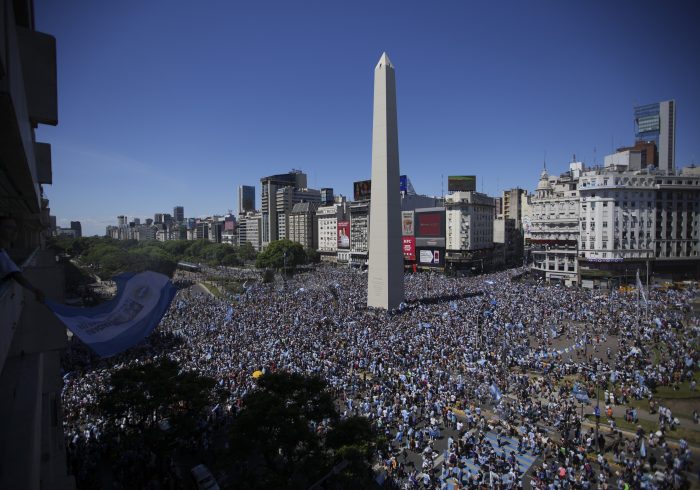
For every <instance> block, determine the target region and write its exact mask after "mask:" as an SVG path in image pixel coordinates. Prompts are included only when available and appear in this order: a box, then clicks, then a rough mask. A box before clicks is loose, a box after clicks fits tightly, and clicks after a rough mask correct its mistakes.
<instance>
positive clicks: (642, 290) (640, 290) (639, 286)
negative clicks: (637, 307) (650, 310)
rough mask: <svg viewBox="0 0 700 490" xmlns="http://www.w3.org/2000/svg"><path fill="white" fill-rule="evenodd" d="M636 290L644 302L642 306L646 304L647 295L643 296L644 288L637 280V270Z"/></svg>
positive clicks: (639, 280)
mask: <svg viewBox="0 0 700 490" xmlns="http://www.w3.org/2000/svg"><path fill="white" fill-rule="evenodd" d="M637 289H638V290H639V293H640V294H641V295H642V299H643V300H644V304H645V305H646V304H647V295H646V294H644V286H643V285H642V280H641V279H640V278H639V269H637Z"/></svg>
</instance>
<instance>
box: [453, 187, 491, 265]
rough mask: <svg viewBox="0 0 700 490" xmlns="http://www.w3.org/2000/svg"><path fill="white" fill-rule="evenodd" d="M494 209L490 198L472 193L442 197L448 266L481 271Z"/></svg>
mask: <svg viewBox="0 0 700 490" xmlns="http://www.w3.org/2000/svg"><path fill="white" fill-rule="evenodd" d="M494 207H495V204H494V200H493V198H492V197H489V196H487V195H486V194H482V193H480V192H476V191H460V192H453V193H451V194H448V195H447V196H446V197H445V219H446V235H445V238H446V240H445V242H446V243H445V247H446V251H445V254H446V261H447V266H448V267H451V268H455V269H461V268H469V267H471V268H475V270H484V268H485V267H486V266H485V261H487V262H488V261H489V260H490V255H491V250H492V249H493V222H494V218H493V217H494ZM477 265H478V268H477Z"/></svg>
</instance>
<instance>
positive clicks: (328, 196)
mask: <svg viewBox="0 0 700 490" xmlns="http://www.w3.org/2000/svg"><path fill="white" fill-rule="evenodd" d="M333 202H334V196H333V188H332V187H321V205H322V206H326V205H328V204H333Z"/></svg>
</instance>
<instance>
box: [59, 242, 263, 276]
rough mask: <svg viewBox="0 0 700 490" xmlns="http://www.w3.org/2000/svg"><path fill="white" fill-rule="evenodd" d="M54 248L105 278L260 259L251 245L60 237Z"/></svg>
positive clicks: (228, 264)
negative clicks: (188, 264) (182, 264)
mask: <svg viewBox="0 0 700 490" xmlns="http://www.w3.org/2000/svg"><path fill="white" fill-rule="evenodd" d="M51 245H52V246H53V248H54V249H55V250H56V251H57V252H61V253H66V254H69V255H71V256H73V257H74V258H77V259H78V260H79V262H80V263H81V264H82V265H84V266H89V267H90V269H91V270H92V271H93V272H95V273H97V274H98V275H99V276H101V277H102V278H104V279H107V278H109V277H112V276H113V275H115V274H118V273H120V272H126V271H131V272H141V271H144V270H152V271H156V272H161V273H163V274H166V275H169V276H171V275H172V274H173V272H174V271H175V268H176V267H177V263H178V262H180V261H187V262H195V263H206V264H208V265H212V266H216V265H224V266H238V265H243V264H244V263H245V262H246V261H250V260H254V259H255V257H256V252H255V249H254V248H253V247H252V245H250V244H249V243H246V244H245V245H243V246H240V247H239V246H233V245H229V244H225V243H213V242H210V241H208V240H171V241H167V242H157V241H141V242H138V241H136V240H114V239H112V238H108V237H101V238H99V237H86V238H69V237H57V238H54V239H52V243H51Z"/></svg>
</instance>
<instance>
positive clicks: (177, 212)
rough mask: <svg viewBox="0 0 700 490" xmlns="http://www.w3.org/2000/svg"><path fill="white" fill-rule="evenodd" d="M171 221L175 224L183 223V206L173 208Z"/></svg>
mask: <svg viewBox="0 0 700 490" xmlns="http://www.w3.org/2000/svg"><path fill="white" fill-rule="evenodd" d="M173 219H174V220H175V223H177V224H180V223H183V222H184V221H185V208H184V207H183V206H175V207H174V208H173Z"/></svg>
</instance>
